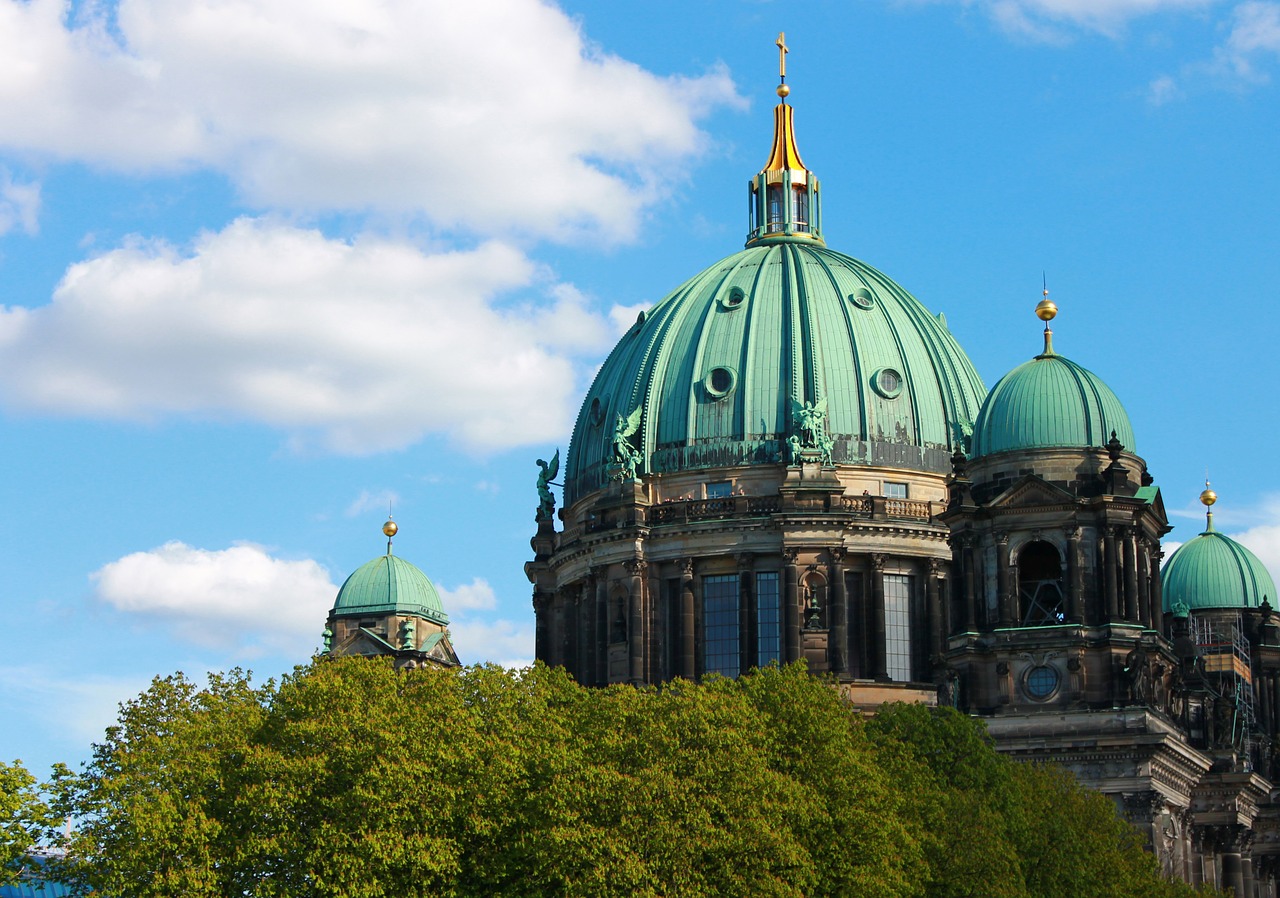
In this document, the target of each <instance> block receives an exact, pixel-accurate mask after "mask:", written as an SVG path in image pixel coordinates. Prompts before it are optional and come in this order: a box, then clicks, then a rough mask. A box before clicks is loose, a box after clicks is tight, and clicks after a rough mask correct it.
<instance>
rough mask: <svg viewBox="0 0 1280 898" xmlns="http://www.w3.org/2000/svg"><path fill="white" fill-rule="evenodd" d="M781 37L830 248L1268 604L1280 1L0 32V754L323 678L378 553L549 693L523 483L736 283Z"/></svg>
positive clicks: (1273, 509)
mask: <svg viewBox="0 0 1280 898" xmlns="http://www.w3.org/2000/svg"><path fill="white" fill-rule="evenodd" d="M784 29H785V31H786V32H787V38H788V43H789V44H790V46H791V49H792V53H791V55H790V57H789V70H788V81H789V83H790V84H791V85H792V88H793V93H792V97H791V99H792V102H793V104H794V106H795V108H796V127H797V132H798V136H799V142H800V149H801V152H802V154H803V156H804V159H805V161H806V163H807V164H808V165H809V166H810V167H811V168H812V169H813V170H815V171H816V172H817V173H818V175H819V177H821V178H822V180H823V186H824V193H825V200H824V213H825V227H826V236H827V239H828V243H829V245H831V246H832V247H833V248H836V249H839V250H842V251H844V252H847V253H849V254H850V255H853V256H855V257H857V258H860V259H863V260H865V261H867V262H869V263H871V264H872V265H875V266H876V267H878V268H880V269H882V270H883V271H885V272H886V273H887V274H889V275H890V276H891V277H893V278H894V279H895V280H897V281H898V282H899V283H900V284H902V285H903V286H904V287H905V288H906V289H908V290H909V291H911V292H912V293H914V294H915V295H916V296H917V297H918V298H919V299H920V300H921V301H922V302H924V303H925V305H926V306H928V307H929V308H930V309H932V310H934V311H935V312H938V311H940V312H945V313H946V315H947V319H948V322H949V325H950V327H951V329H952V331H953V332H954V333H955V334H956V336H957V338H958V339H959V340H960V343H961V345H962V346H964V347H965V349H966V350H967V351H968V352H969V354H970V356H971V357H972V359H973V361H974V363H975V365H976V366H977V368H978V370H979V372H980V373H981V374H982V376H983V378H984V379H985V380H986V382H987V383H988V385H990V384H992V383H994V382H995V380H996V379H998V378H999V376H1000V375H1001V374H1003V373H1004V372H1005V371H1007V370H1009V369H1010V368H1012V367H1014V366H1015V365H1017V364H1019V363H1021V362H1022V361H1025V360H1026V359H1027V358H1029V357H1030V356H1032V355H1034V354H1035V353H1036V352H1037V351H1038V350H1039V347H1040V335H1039V324H1038V322H1037V321H1036V320H1035V318H1034V317H1033V315H1032V309H1033V308H1034V305H1035V303H1036V301H1037V300H1038V299H1039V298H1040V297H1039V293H1040V279H1041V273H1042V272H1045V273H1046V274H1047V278H1048V283H1049V288H1050V290H1051V293H1052V296H1053V298H1054V300H1055V301H1056V302H1057V303H1058V304H1059V307H1060V309H1061V312H1060V315H1059V318H1058V319H1057V321H1056V322H1055V328H1054V329H1055V347H1056V348H1057V349H1058V351H1059V352H1061V353H1063V354H1065V355H1067V356H1069V357H1070V358H1072V359H1073V360H1075V361H1077V362H1079V363H1081V364H1083V365H1085V366H1086V367H1089V368H1091V369H1092V370H1094V371H1095V372H1097V373H1098V374H1099V375H1101V376H1102V377H1103V378H1104V379H1105V380H1106V381H1107V382H1108V383H1109V384H1110V385H1111V387H1112V388H1113V389H1114V390H1115V391H1116V392H1117V394H1118V395H1119V396H1120V398H1121V400H1122V401H1123V402H1124V403H1125V405H1126V407H1127V408H1128V410H1129V412H1130V415H1131V417H1132V419H1133V423H1134V429H1135V432H1136V434H1137V441H1138V445H1137V446H1136V447H1135V448H1136V449H1137V451H1138V452H1139V453H1140V454H1141V455H1143V456H1144V457H1145V458H1146V459H1147V461H1148V464H1149V465H1150V468H1151V470H1152V472H1153V474H1154V475H1155V477H1156V480H1157V483H1158V484H1160V486H1161V487H1162V489H1163V491H1164V496H1165V501H1166V503H1167V505H1168V506H1169V508H1170V510H1171V514H1172V517H1173V522H1174V523H1175V524H1176V530H1175V531H1174V532H1173V533H1172V534H1171V535H1170V536H1169V540H1170V542H1171V543H1172V542H1177V541H1182V540H1185V539H1187V538H1188V537H1189V536H1190V535H1194V534H1195V533H1197V532H1199V530H1200V525H1201V522H1202V520H1203V518H1202V514H1201V509H1200V508H1199V506H1198V505H1196V502H1195V499H1196V495H1197V494H1198V493H1199V491H1200V489H1201V488H1202V481H1203V479H1204V476H1205V472H1206V469H1207V470H1208V472H1209V475H1210V476H1211V477H1212V479H1213V482H1214V487H1215V489H1217V490H1218V492H1219V494H1220V496H1221V501H1220V503H1219V505H1218V507H1217V511H1218V515H1217V522H1218V524H1219V526H1220V529H1223V530H1226V531H1227V532H1229V533H1233V534H1238V535H1239V536H1240V538H1241V539H1242V540H1243V541H1245V542H1246V544H1248V545H1250V546H1251V547H1252V548H1253V549H1254V550H1255V551H1256V552H1258V554H1259V555H1260V556H1261V557H1262V558H1263V559H1264V561H1266V562H1267V563H1268V564H1269V566H1270V567H1271V569H1272V570H1273V572H1275V573H1276V574H1277V575H1280V477H1278V476H1277V474H1276V470H1277V466H1276V465H1275V463H1274V461H1273V460H1272V458H1271V452H1272V451H1273V449H1274V447H1276V446H1277V445H1280V414H1277V401H1276V397H1275V393H1274V384H1275V383H1276V382H1277V380H1278V379H1280V353H1277V352H1276V336H1275V326H1276V321H1277V315H1276V311H1275V303H1276V297H1277V290H1278V285H1280V252H1277V247H1278V246H1280V165H1277V162H1276V160H1277V159H1280V114H1278V113H1280V91H1278V90H1277V86H1276V78H1277V76H1280V2H1271V0H1266V2H1260V0H1246V2H1238V0H967V2H966V0H932V2H929V0H914V2H912V0H901V2H875V0H861V2H857V3H835V2H811V3H807V4H803V5H798V4H790V3H783V2H763V0H761V2H740V3H734V2H714V3H713V2H697V0H695V2H689V0H682V2H680V3H676V2H669V0H649V2H647V3H644V4H621V3H612V2H599V0H595V2H586V0H579V2H566V3H564V4H562V5H559V6H554V5H548V4H545V3H539V2H534V0H501V2H476V3H468V4H456V3H444V2H437V0H429V2H423V0H383V2H372V0H368V2H366V0H342V2H317V0H269V2H265V3H264V2H259V0H254V2H249V0H243V2H236V0H203V2H194V0H120V2H118V3H109V2H100V3H99V2H82V3H75V4H71V5H70V6H68V5H67V4H65V3H60V2H50V0H24V2H16V0H0V571H2V572H3V574H4V576H5V580H6V582H5V586H4V589H3V598H0V625H2V626H3V628H4V632H5V633H7V634H8V637H7V649H6V651H5V652H4V653H3V654H2V655H0V721H3V724H0V758H4V759H12V758H22V759H23V760H24V761H25V762H26V763H28V764H29V765H30V766H32V767H33V768H34V769H37V770H43V769H44V768H45V767H46V766H47V765H48V764H49V763H52V762H53V761H56V760H63V761H68V762H72V763H75V762H78V761H80V760H82V759H83V758H85V757H86V756H87V755H88V751H89V745H90V743H91V742H92V741H93V740H94V739H95V738H96V737H97V736H99V735H100V734H101V732H102V728H103V727H104V726H105V725H106V724H107V723H109V722H110V720H111V718H112V713H113V710H114V707H115V705H116V703H117V702H119V701H121V700H123V699H126V698H128V697H129V696H131V695H134V694H136V693H137V692H138V691H139V690H141V689H142V688H144V687H145V685H146V684H147V682H148V681H149V680H150V678H151V677H153V676H155V675H164V674H168V673H171V672H173V671H175V670H183V671H186V672H187V673H188V674H191V675H195V676H197V677H199V676H202V675H203V673H204V672H206V671H208V670H216V669H224V668H227V667H231V666H236V665H239V666H245V667H249V668H252V669H253V670H254V671H256V672H258V673H259V674H261V675H263V676H269V675H275V674H278V673H280V672H282V671H285V670H288V669H289V668H290V667H291V666H292V665H293V664H294V663H297V662H299V661H302V660H305V659H306V658H307V657H309V655H310V653H311V652H312V651H313V650H314V649H315V648H316V647H317V645H318V643H319V634H320V631H321V629H322V627H323V625H324V617H325V613H326V611H327V609H328V606H329V604H330V603H331V601H332V598H333V594H334V592H335V591H336V588H337V585H338V584H340V583H341V581H342V580H343V578H344V577H345V576H346V574H347V573H349V572H350V571H352V570H353V569H354V568H356V567H357V566H359V565H360V564H361V563H363V562H364V561H366V560H368V559H369V558H371V557H373V556H375V555H377V554H379V553H380V552H381V551H382V549H383V542H382V537H381V535H380V533H379V527H380V525H381V523H382V521H383V520H384V518H385V514H386V509H387V505H388V503H389V502H390V503H392V504H393V505H394V508H395V516H396V519H397V521H398V522H399V524H400V527H401V532H400V536H399V537H398V538H397V540H396V548H397V552H398V553H399V554H401V555H402V556H404V557H405V558H407V559H409V560H410V561H413V562H414V563H415V564H417V565H418V566H419V567H421V568H422V569H423V570H424V571H426V572H427V574H428V575H429V576H430V577H431V578H432V579H433V580H434V581H435V582H436V583H437V585H438V586H440V587H441V588H442V590H444V592H445V599H446V605H447V610H448V611H449V613H450V614H451V615H452V616H453V618H454V621H455V626H454V636H455V643H456V645H457V647H458V649H459V651H460V654H461V655H462V656H463V658H464V660H467V661H481V660H491V661H496V662H501V663H520V662H522V661H525V660H527V659H529V658H530V657H531V656H532V643H533V639H532V633H533V617H532V611H531V608H530V604H529V586H528V583H527V582H526V580H525V578H524V575H523V571H522V565H523V562H524V561H525V559H526V558H527V557H528V556H529V545H528V540H529V537H530V536H531V535H532V533H533V512H534V508H535V505H536V501H537V499H536V493H535V490H534V480H535V478H536V474H537V468H536V467H535V465H534V459H536V458H537V457H539V456H541V457H547V453H549V452H551V451H554V449H555V447H557V446H559V447H561V448H562V449H563V448H565V447H567V442H568V433H569V430H570V428H571V422H572V418H573V416H574V414H575V413H576V403H577V398H578V397H579V396H580V395H581V394H582V393H583V392H584V390H585V388H586V386H587V384H588V383H589V380H590V377H591V375H592V373H593V371H594V369H595V367H596V366H597V365H598V364H599V362H600V360H601V359H602V358H603V356H604V355H605V353H606V352H607V351H608V349H609V347H610V346H611V345H612V343H613V341H614V339H615V338H616V337H617V335H618V334H619V333H620V328H621V327H623V326H625V325H626V324H627V323H629V322H631V321H633V320H634V318H635V315H636V312H637V311H638V309H640V308H643V307H645V306H646V305H649V304H651V303H653V302H655V301H657V300H658V299H660V298H661V297H662V296H663V295H664V294H665V293H666V292H668V291H669V290H671V289H672V288H674V287H675V286H676V285H677V284H679V283H680V282H681V281H683V280H684V279H685V278H687V277H688V276H690V275H692V274H694V273H696V272H697V271H699V270H701V269H702V268H703V267H705V266H706V265H708V264H710V263H711V262H713V261H715V260H716V259H718V258H720V257H722V256H725V255H728V254H729V253H732V252H734V251H736V250H737V249H739V248H740V247H741V244H742V240H743V236H744V232H745V229H746V220H745V215H746V212H745V207H746V204H745V199H744V191H745V185H746V183H747V179H748V178H749V177H750V176H751V175H752V174H753V173H754V172H755V171H756V170H757V169H758V168H759V167H760V165H761V164H762V162H763V161H764V158H765V156H766V151H767V148H768V140H769V130H770V127H771V125H770V121H771V113H770V110H771V108H772V105H773V103H774V100H775V97H774V94H773V88H774V85H775V83H776V72H777V56H776V51H775V49H774V47H773V40H774V38H775V37H776V35H777V33H778V31H780V30H784Z"/></svg>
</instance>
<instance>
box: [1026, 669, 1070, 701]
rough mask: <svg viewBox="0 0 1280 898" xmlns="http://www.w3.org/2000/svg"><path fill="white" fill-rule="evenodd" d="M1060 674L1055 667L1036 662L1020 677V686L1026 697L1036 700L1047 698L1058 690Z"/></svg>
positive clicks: (1060, 679)
mask: <svg viewBox="0 0 1280 898" xmlns="http://www.w3.org/2000/svg"><path fill="white" fill-rule="evenodd" d="M1061 682H1062V675H1061V674H1059V673H1058V671H1057V669H1056V668H1053V667H1050V666H1049V665H1047V664H1038V665H1036V666H1035V667H1033V668H1031V669H1030V670H1028V671H1027V672H1026V674H1025V675H1024V676H1023V679H1022V688H1023V690H1025V691H1026V693H1027V697H1028V698H1030V699H1033V700H1035V701H1038V702H1043V701H1046V700H1048V699H1049V698H1051V697H1052V696H1053V694H1054V693H1055V692H1057V691H1058V685H1059V684H1060V683H1061Z"/></svg>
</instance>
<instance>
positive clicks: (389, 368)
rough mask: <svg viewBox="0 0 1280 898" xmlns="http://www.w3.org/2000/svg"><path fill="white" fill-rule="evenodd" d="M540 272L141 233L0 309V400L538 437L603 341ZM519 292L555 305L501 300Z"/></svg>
mask: <svg viewBox="0 0 1280 898" xmlns="http://www.w3.org/2000/svg"><path fill="white" fill-rule="evenodd" d="M0 2H2V0H0ZM546 279H547V275H546V273H545V272H543V271H542V270H541V269H539V268H538V266H536V265H535V264H534V263H532V262H531V261H530V260H529V259H528V258H527V257H526V256H525V255H523V254H522V253H521V252H519V251H517V250H516V249H514V248H512V247H510V246H508V245H505V244H502V243H497V242H491V243H486V244H483V245H481V246H479V247H476V248H474V249H468V250H458V251H453V252H435V253H431V252H424V251H423V250H421V249H419V248H417V247H415V246H412V245H410V244H408V243H403V242H395V241H391V240H386V239H379V238H372V237H364V238H360V239H357V240H355V241H353V242H344V241H341V240H330V239H327V238H325V237H324V236H323V235H321V234H320V233H319V232H316V231H311V230H303V229H299V228H296V227H292V226H288V225H284V224H279V223H273V222H270V221H265V220H260V219H240V220H237V221H235V222H233V223H232V224H231V225H229V226H228V227H227V228H226V229H225V230H223V231H222V232H220V233H212V234H205V235H203V236H201V237H200V238H199V239H198V240H197V242H196V245H195V246H194V247H193V248H192V249H191V250H190V251H189V252H182V251H179V249H177V248H175V247H173V246H171V245H169V244H167V243H163V242H159V241H153V242H146V241H141V240H135V241H133V242H131V243H128V244H127V245H125V246H122V247H120V248H118V249H114V250H111V251H109V252H106V253H104V254H102V255H99V256H97V257H95V258H92V259H89V260H87V261H85V262H81V263H78V264H76V265H74V266H72V267H71V268H70V269H69V270H68V271H67V273H66V275H65V276H64V277H63V279H62V281H61V283H60V284H59V285H58V287H57V289H56V290H55V292H54V296H53V301H52V302H51V303H50V304H48V305H46V306H43V307H39V308H36V309H27V308H22V307H10V308H4V307H0V351H3V352H4V354H5V365H4V366H3V368H0V400H3V402H4V403H5V404H6V405H9V406H11V407H20V408H30V409H37V410H41V411H53V412H59V413H70V414H86V415H91V416H98V417H115V418H143V419H145V418H148V417H153V416H157V415H165V414H180V415H200V416H205V417H221V418H230V419H240V420H250V421H257V422H262V423H265V424H268V425H271V426H275V427H279V428H282V429H284V430H286V431H288V432H290V433H291V434H292V435H293V436H294V437H295V440H296V442H297V443H298V444H299V445H306V444H308V443H309V442H317V441H318V442H319V443H320V444H321V445H322V446H324V447H325V448H327V449H330V450H333V451H338V452H344V453H350V454H361V453H371V452H376V451H379V450H385V449H390V448H400V447H403V446H407V445H410V444H412V443H413V442H415V441H417V440H419V439H421V438H422V437H423V436H424V435H427V434H443V435H446V436H448V437H451V438H453V439H454V440H455V441H456V442H457V443H459V444H461V445H463V446H466V447H470V448H485V449H494V448H506V447H510V446H514V445H520V444H525V443H537V442H545V441H547V440H549V439H552V438H554V437H557V436H560V435H562V434H563V433H564V432H566V431H567V429H568V428H569V424H570V421H571V416H572V413H573V411H574V408H573V406H574V403H575V401H576V398H577V396H578V395H579V394H580V392H581V389H582V383H581V380H582V378H584V377H585V376H586V374H587V372H585V371H580V370H579V368H580V366H579V364H578V363H577V361H576V355H575V354H577V353H580V352H581V353H586V354H589V355H592V356H594V355H596V354H598V353H599V352H600V351H601V350H603V349H605V348H607V346H608V345H609V343H610V342H611V340H612V329H611V328H610V326H609V322H608V319H607V318H605V317H603V316H601V315H598V314H596V313H594V312H592V311H590V310H589V309H588V308H587V306H586V301H585V299H584V298H583V297H582V296H581V295H579V294H578V292H577V291H576V290H573V289H571V288H565V289H557V288H556V287H555V286H554V285H544V284H543V282H544V281H545V280H546ZM548 286H549V289H548ZM562 286H563V285H562ZM530 288H533V289H534V290H535V292H537V291H547V292H549V293H550V294H551V295H550V299H549V300H548V301H544V302H541V303H536V304H525V305H517V306H514V307H503V306H501V305H500V303H499V302H498V300H499V299H500V298H502V297H505V296H506V295H508V294H510V293H511V292H512V291H518V290H524V291H525V292H526V293H528V292H529V289H530Z"/></svg>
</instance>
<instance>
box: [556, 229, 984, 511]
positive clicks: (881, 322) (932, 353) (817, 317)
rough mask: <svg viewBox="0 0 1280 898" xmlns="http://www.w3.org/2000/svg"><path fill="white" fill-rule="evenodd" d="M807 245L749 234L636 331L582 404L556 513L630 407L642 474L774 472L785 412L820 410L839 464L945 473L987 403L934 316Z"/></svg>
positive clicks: (597, 478)
mask: <svg viewBox="0 0 1280 898" xmlns="http://www.w3.org/2000/svg"><path fill="white" fill-rule="evenodd" d="M816 237H817V235H809V234H797V235H794V236H791V235H778V236H775V235H766V236H764V237H763V238H761V237H759V236H757V237H755V238H754V239H753V241H752V243H753V245H750V246H749V247H748V248H747V249H745V250H743V251H742V252H739V253H736V254H734V255H732V256H729V257H728V258H726V259H722V260H721V261H719V262H716V263H715V264H714V265H712V266H711V267H709V268H707V269H706V270H705V271H703V272H701V273H700V274H697V275H695V276H694V277H692V278H690V279H689V280H688V281H686V282H685V283H684V284H682V285H681V286H680V287H678V288H677V289H676V290H675V291H674V292H673V293H671V294H670V295H669V296H667V297H666V298H665V299H663V300H662V301H661V302H659V303H658V304H657V305H656V306H654V308H653V309H652V310H651V311H650V312H649V313H648V314H647V315H643V316H642V317H641V320H640V321H638V322H637V323H636V324H635V326H633V327H632V328H631V330H630V331H629V332H628V333H627V334H626V335H625V336H624V337H623V338H622V340H621V342H619V343H618V345H617V346H616V347H615V348H614V350H613V352H612V353H611V354H610V355H609V357H608V359H607V360H606V361H605V363H604V366H603V367H602V368H601V369H600V372H599V373H598V374H597V376H596V379H595V382H594V383H593V384H592V386H591V389H590V391H589V392H588V393H587V396H586V399H585V400H584V402H583V405H582V410H581V412H580V413H579V415H578V421H577V425H576V426H575V428H574V431H573V441H572V443H571V444H570V447H569V454H568V459H567V471H566V481H565V499H566V502H567V503H572V502H574V501H575V500H576V499H578V498H579V497H581V496H582V495H584V494H586V493H588V492H590V491H592V490H594V489H596V488H598V487H600V486H602V485H603V484H604V483H605V482H606V479H607V476H608V475H607V472H606V467H607V465H608V464H609V463H610V462H611V460H612V459H613V454H612V453H613V436H614V429H615V424H616V423H617V421H618V418H619V416H621V417H622V418H623V419H629V418H630V417H631V416H632V415H633V414H634V413H635V412H636V410H637V409H638V410H639V414H640V425H639V430H638V432H637V433H636V435H635V437H634V441H633V442H634V446H635V448H636V449H637V450H638V451H639V453H640V463H639V468H638V470H639V473H642V474H644V473H668V472H674V471H685V470H690V469H697V468H709V467H722V466H729V465H747V464H756V463H766V464H769V463H777V462H779V461H781V460H782V458H783V456H784V441H785V440H786V438H787V436H788V434H790V433H792V432H794V431H793V424H792V416H793V405H792V403H793V402H797V403H804V402H814V403H817V402H821V401H823V400H825V402H826V407H827V428H828V431H829V435H830V437H831V439H832V440H833V441H834V446H833V448H832V460H833V461H834V462H835V463H836V464H879V465H885V466H889V467H899V468H908V469H914V470H923V471H936V472H945V471H946V470H947V469H948V458H949V456H950V453H951V450H952V449H953V447H954V446H955V445H956V443H957V440H959V439H960V438H961V435H962V434H963V433H967V432H968V429H969V428H970V426H971V424H972V421H973V418H974V415H975V414H976V413H977V410H978V407H979V405H980V404H981V401H982V396H983V393H984V392H985V390H984V387H983V384H982V381H981V379H980V378H979V377H978V374H977V372H976V371H975V370H974V368H973V365H972V363H971V362H970V361H969V359H968V357H967V356H966V355H965V354H964V352H963V350H961V348H960V346H959V344H957V343H956V341H955V338H954V337H952V336H951V333H950V332H949V331H948V330H947V328H946V324H945V322H944V321H943V320H942V319H941V318H940V317H934V316H933V315H932V314H930V313H929V311H928V310H926V309H925V308H924V306H922V305H921V304H920V303H919V302H918V301H917V300H916V299H915V298H914V297H912V296H911V295H910V294H909V293H907V292H906V291H905V290H903V289H902V288H901V287H899V286H898V285H897V284H895V283H894V282H893V281H891V280H890V279H889V278H887V277H886V276H885V275H883V274H881V273H880V272H879V271H877V270H875V269H874V268H872V267H870V266H869V265H865V264H863V263H862V262H859V261H857V260H856V259H852V258H850V257H849V256H846V255H843V254H841V253H838V252H834V251H832V250H829V249H826V248H825V247H824V246H822V245H821V244H820V243H819V242H818V239H816Z"/></svg>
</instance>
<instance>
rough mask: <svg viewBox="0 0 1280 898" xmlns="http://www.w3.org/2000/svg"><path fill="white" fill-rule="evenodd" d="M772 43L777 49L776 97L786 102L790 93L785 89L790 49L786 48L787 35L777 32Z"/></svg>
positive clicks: (788, 89)
mask: <svg viewBox="0 0 1280 898" xmlns="http://www.w3.org/2000/svg"><path fill="white" fill-rule="evenodd" d="M773 43H774V45H775V46H777V48H778V96H780V97H782V100H783V102H786V99H787V94H789V93H791V88H789V87H787V54H788V53H790V52H791V48H790V47H788V46H787V35H786V33H785V32H782V31H779V32H778V39H777V40H776V41H774V42H773Z"/></svg>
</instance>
